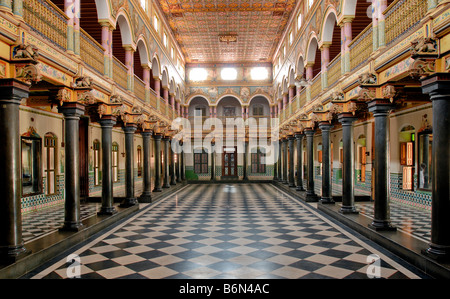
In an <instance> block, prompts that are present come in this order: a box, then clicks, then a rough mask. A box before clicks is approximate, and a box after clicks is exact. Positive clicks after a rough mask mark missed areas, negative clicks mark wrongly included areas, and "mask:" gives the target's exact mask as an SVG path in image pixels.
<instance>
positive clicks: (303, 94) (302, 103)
mask: <svg viewBox="0 0 450 299" xmlns="http://www.w3.org/2000/svg"><path fill="white" fill-rule="evenodd" d="M298 104H299V109H300V108H302V107H303V106H305V104H306V88H303V89H302V90H301V91H300V95H299V103H298Z"/></svg>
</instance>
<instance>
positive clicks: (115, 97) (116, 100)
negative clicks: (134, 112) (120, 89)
mask: <svg viewBox="0 0 450 299" xmlns="http://www.w3.org/2000/svg"><path fill="white" fill-rule="evenodd" d="M109 102H110V103H111V104H116V105H121V104H122V103H123V99H122V96H120V95H117V94H115V95H112V96H111V97H110V98H109Z"/></svg>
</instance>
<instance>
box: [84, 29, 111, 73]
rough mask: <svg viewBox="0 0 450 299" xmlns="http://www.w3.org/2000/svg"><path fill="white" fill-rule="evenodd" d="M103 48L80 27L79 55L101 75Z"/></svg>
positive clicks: (102, 70)
mask: <svg viewBox="0 0 450 299" xmlns="http://www.w3.org/2000/svg"><path fill="white" fill-rule="evenodd" d="M104 51H105V49H103V47H102V46H101V45H100V44H99V43H98V42H97V41H96V40H95V39H93V38H92V37H91V36H90V35H89V34H88V33H87V32H86V31H84V30H83V29H81V42H80V56H81V60H83V61H84V62H85V63H86V64H87V65H89V66H90V67H92V68H93V69H95V70H96V71H98V72H99V73H100V74H102V75H103V73H104V63H105V62H104V59H103V52H104Z"/></svg>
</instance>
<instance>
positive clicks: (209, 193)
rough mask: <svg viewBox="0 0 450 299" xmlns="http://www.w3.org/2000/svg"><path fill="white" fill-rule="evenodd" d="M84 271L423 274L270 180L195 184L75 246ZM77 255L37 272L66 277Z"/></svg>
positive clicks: (84, 274)
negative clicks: (376, 265) (377, 269)
mask: <svg viewBox="0 0 450 299" xmlns="http://www.w3.org/2000/svg"><path fill="white" fill-rule="evenodd" d="M73 253H74V254H77V255H78V256H79V257H80V264H81V278H104V279H115V278H142V279H145V278H153V279H160V278H214V279H218V278H237V279H239V278H242V279H246V278H250V279H253V278H280V279H295V278H337V279H340V278H367V274H366V273H367V269H368V267H370V265H369V263H368V262H367V257H368V256H369V255H370V254H373V253H375V254H378V255H379V256H380V257H381V276H382V277H383V278H408V277H414V278H417V277H416V276H415V275H414V274H413V273H411V272H410V271H408V270H407V269H406V268H404V267H403V266H401V265H399V264H397V263H396V262H394V261H392V260H391V259H389V258H388V257H386V256H385V255H383V254H382V253H379V252H377V251H376V250H375V249H373V248H372V247H371V246H370V245H368V244H366V243H365V242H364V241H361V240H359V239H357V238H356V237H355V236H353V235H351V234H350V233H349V232H348V231H345V230H343V229H342V228H341V227H339V226H337V225H335V224H333V223H332V222H331V221H330V220H328V219H327V218H325V217H323V216H321V215H320V214H318V212H317V211H314V210H313V209H312V208H311V207H309V206H308V205H306V204H304V203H301V202H298V201H296V200H294V199H292V198H290V197H288V196H287V195H285V194H284V193H283V192H282V191H280V190H278V189H276V188H274V187H273V186H271V185H264V184H234V185H222V184H214V185H206V184H202V185H190V186H187V187H185V188H184V189H181V190H180V191H179V192H177V193H175V194H173V195H171V196H169V197H167V198H166V199H163V200H161V201H158V202H156V203H154V204H152V205H150V206H149V207H147V208H144V209H143V210H142V211H141V212H140V213H138V214H137V215H135V216H134V217H132V218H130V219H129V220H127V221H125V222H124V223H122V224H121V225H119V226H116V227H114V228H113V229H111V230H109V231H107V232H106V233H105V234H104V235H102V236H100V237H98V238H97V239H95V240H93V241H90V242H88V243H86V244H84V245H83V247H81V248H79V249H78V250H76V251H74V252H73ZM71 265H73V264H71V262H69V263H68V262H67V261H66V259H65V258H64V259H62V260H59V261H57V262H56V263H51V264H49V265H46V266H45V267H44V268H45V269H44V270H42V271H41V272H39V273H37V274H35V275H34V276H33V278H66V277H67V273H68V272H67V270H68V268H69V267H71Z"/></svg>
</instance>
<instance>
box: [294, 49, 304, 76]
mask: <svg viewBox="0 0 450 299" xmlns="http://www.w3.org/2000/svg"><path fill="white" fill-rule="evenodd" d="M296 67H297V72H296V77H297V78H302V77H304V75H305V61H304V60H303V55H302V54H300V55H299V56H298V59H297V65H296Z"/></svg>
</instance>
